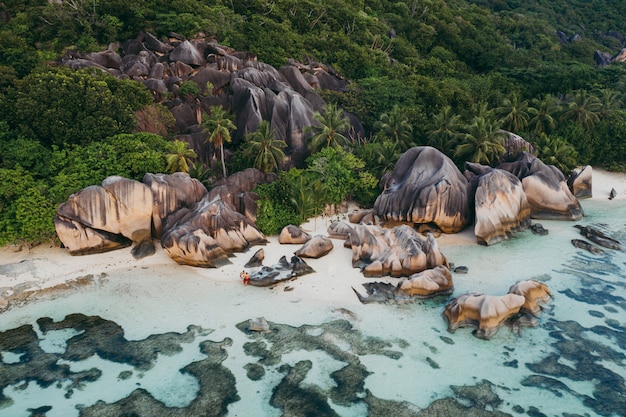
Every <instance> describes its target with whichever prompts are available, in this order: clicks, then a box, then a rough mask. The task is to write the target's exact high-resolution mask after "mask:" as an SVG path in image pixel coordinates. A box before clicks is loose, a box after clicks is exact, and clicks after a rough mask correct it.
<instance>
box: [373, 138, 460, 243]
mask: <svg viewBox="0 0 626 417" xmlns="http://www.w3.org/2000/svg"><path fill="white" fill-rule="evenodd" d="M383 185H384V190H383V192H382V193H381V194H380V195H379V196H378V198H377V199H376V202H375V203H374V210H375V212H376V215H378V216H380V217H381V218H382V219H383V220H385V221H394V222H406V223H412V224H415V225H420V224H426V225H429V226H435V227H437V228H439V229H440V230H441V231H443V232H444V233H456V232H460V231H461V230H463V229H464V228H465V226H467V225H468V224H469V222H470V220H471V213H470V208H469V195H468V194H469V190H468V182H467V179H465V177H464V176H463V175H462V174H461V172H460V171H459V169H458V168H457V167H456V165H454V163H453V162H452V160H451V159H450V158H448V157H447V156H446V155H444V154H443V153H442V152H440V151H438V150H437V149H435V148H432V147H429V146H419V147H414V148H411V149H409V150H408V151H406V152H405V153H404V154H402V156H401V157H400V159H399V160H398V162H397V163H396V166H395V168H394V170H393V172H392V173H391V175H389V176H388V177H386V179H385V180H384V182H383Z"/></svg>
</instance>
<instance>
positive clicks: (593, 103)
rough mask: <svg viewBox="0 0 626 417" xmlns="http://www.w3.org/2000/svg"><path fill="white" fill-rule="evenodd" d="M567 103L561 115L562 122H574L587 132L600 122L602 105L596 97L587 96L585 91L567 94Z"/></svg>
mask: <svg viewBox="0 0 626 417" xmlns="http://www.w3.org/2000/svg"><path fill="white" fill-rule="evenodd" d="M567 103H568V104H567V108H566V110H565V111H564V112H563V114H562V115H561V120H562V121H568V120H571V121H574V122H575V123H576V124H578V125H579V126H581V127H582V128H583V129H585V130H587V131H588V130H590V129H591V128H592V127H593V126H595V124H596V123H598V122H599V121H600V116H599V114H600V110H601V109H602V103H601V102H600V99H599V98H598V97H596V96H594V95H591V94H589V93H588V92H587V91H586V90H578V91H576V93H575V94H568V97H567Z"/></svg>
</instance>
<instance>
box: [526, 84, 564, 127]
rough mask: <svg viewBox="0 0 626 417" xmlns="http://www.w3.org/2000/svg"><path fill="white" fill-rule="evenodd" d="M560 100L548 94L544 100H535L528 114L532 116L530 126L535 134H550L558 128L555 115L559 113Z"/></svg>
mask: <svg viewBox="0 0 626 417" xmlns="http://www.w3.org/2000/svg"><path fill="white" fill-rule="evenodd" d="M559 109H560V106H559V99H558V98H556V97H554V96H553V95H551V94H546V95H545V96H544V97H543V99H533V100H532V107H529V108H528V112H529V113H530V114H531V115H532V117H531V119H530V121H529V122H528V126H529V127H530V128H531V129H532V131H533V133H535V134H536V135H540V134H541V133H549V132H550V131H552V129H554V128H555V127H556V119H555V118H554V117H555V115H556V114H557V113H558V112H559Z"/></svg>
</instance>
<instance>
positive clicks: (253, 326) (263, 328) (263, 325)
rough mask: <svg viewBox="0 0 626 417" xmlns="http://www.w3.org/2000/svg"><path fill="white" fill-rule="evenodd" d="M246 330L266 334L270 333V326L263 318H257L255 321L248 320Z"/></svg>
mask: <svg viewBox="0 0 626 417" xmlns="http://www.w3.org/2000/svg"><path fill="white" fill-rule="evenodd" d="M248 330H250V331H252V332H263V333H267V332H269V331H270V324H269V323H268V322H267V320H265V317H257V318H256V319H250V322H249V324H248Z"/></svg>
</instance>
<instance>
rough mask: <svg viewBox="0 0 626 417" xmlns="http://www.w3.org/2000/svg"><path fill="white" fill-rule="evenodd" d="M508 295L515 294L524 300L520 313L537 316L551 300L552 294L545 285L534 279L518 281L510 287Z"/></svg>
mask: <svg viewBox="0 0 626 417" xmlns="http://www.w3.org/2000/svg"><path fill="white" fill-rule="evenodd" d="M509 294H517V295H521V296H522V297H524V299H525V300H526V301H525V302H524V304H523V305H522V307H520V312H521V313H524V314H530V315H532V316H538V315H539V313H541V310H542V306H543V305H544V304H546V303H548V302H549V301H550V300H551V299H552V293H551V292H550V289H549V288H548V286H547V285H546V284H544V283H543V282H539V281H537V280H534V279H529V280H525V281H518V282H516V283H515V284H513V285H511V287H510V288H509Z"/></svg>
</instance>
